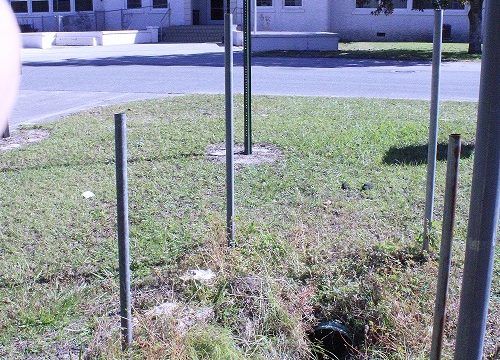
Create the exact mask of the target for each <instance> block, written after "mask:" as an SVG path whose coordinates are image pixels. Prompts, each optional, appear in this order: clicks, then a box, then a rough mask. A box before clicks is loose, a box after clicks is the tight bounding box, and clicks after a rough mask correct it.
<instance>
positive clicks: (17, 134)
mask: <svg viewBox="0 0 500 360" xmlns="http://www.w3.org/2000/svg"><path fill="white" fill-rule="evenodd" d="M49 135H50V133H49V132H48V131H47V130H43V129H22V130H17V131H13V132H12V133H11V136H10V137H9V138H7V139H0V152H3V151H9V150H14V149H19V148H21V147H24V146H26V145H29V144H31V143H35V142H39V141H42V140H45V139H47V138H48V137H49Z"/></svg>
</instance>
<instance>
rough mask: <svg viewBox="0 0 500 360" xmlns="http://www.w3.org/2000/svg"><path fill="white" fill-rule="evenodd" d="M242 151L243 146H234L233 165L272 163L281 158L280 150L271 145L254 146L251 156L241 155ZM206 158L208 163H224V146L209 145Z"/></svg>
mask: <svg viewBox="0 0 500 360" xmlns="http://www.w3.org/2000/svg"><path fill="white" fill-rule="evenodd" d="M243 150H244V148H243V145H235V146H234V164H235V165H239V166H247V165H259V164H265V163H273V162H276V161H278V160H279V159H280V158H281V157H282V156H283V154H282V152H281V150H280V149H278V148H277V147H276V146H274V145H271V144H254V145H253V147H252V154H251V155H245V154H243ZM207 158H208V160H210V161H215V162H225V161H226V144H214V145H209V146H208V148H207Z"/></svg>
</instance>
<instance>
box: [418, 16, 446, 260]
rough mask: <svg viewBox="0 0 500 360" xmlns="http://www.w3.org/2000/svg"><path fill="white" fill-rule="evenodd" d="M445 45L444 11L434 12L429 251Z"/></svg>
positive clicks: (426, 222) (427, 222) (426, 225)
mask: <svg viewBox="0 0 500 360" xmlns="http://www.w3.org/2000/svg"><path fill="white" fill-rule="evenodd" d="M442 43H443V10H434V39H433V48H432V85H431V86H432V89H431V111H430V124H429V144H428V149H427V187H426V197H425V216H424V243H423V249H424V250H429V240H430V239H429V237H430V230H431V226H432V220H433V211H434V188H435V183H436V162H437V156H436V155H437V142H438V119H439V79H440V72H441V47H442Z"/></svg>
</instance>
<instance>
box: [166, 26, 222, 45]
mask: <svg viewBox="0 0 500 360" xmlns="http://www.w3.org/2000/svg"><path fill="white" fill-rule="evenodd" d="M223 37H224V26H222V25H179V26H170V27H168V28H164V29H163V30H162V36H161V39H162V42H167V43H204V42H221V41H222V38H223Z"/></svg>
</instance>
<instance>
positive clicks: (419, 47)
mask: <svg viewBox="0 0 500 360" xmlns="http://www.w3.org/2000/svg"><path fill="white" fill-rule="evenodd" d="M467 49H468V44H465V43H444V44H443V52H442V59H443V61H464V60H466V61H479V60H481V55H471V54H468V53H467ZM256 56H264V57H274V56H284V57H320V58H347V59H381V60H423V61H430V60H432V43H424V42H422V43H419V42H352V43H339V50H338V51H268V52H261V53H257V55H256Z"/></svg>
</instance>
